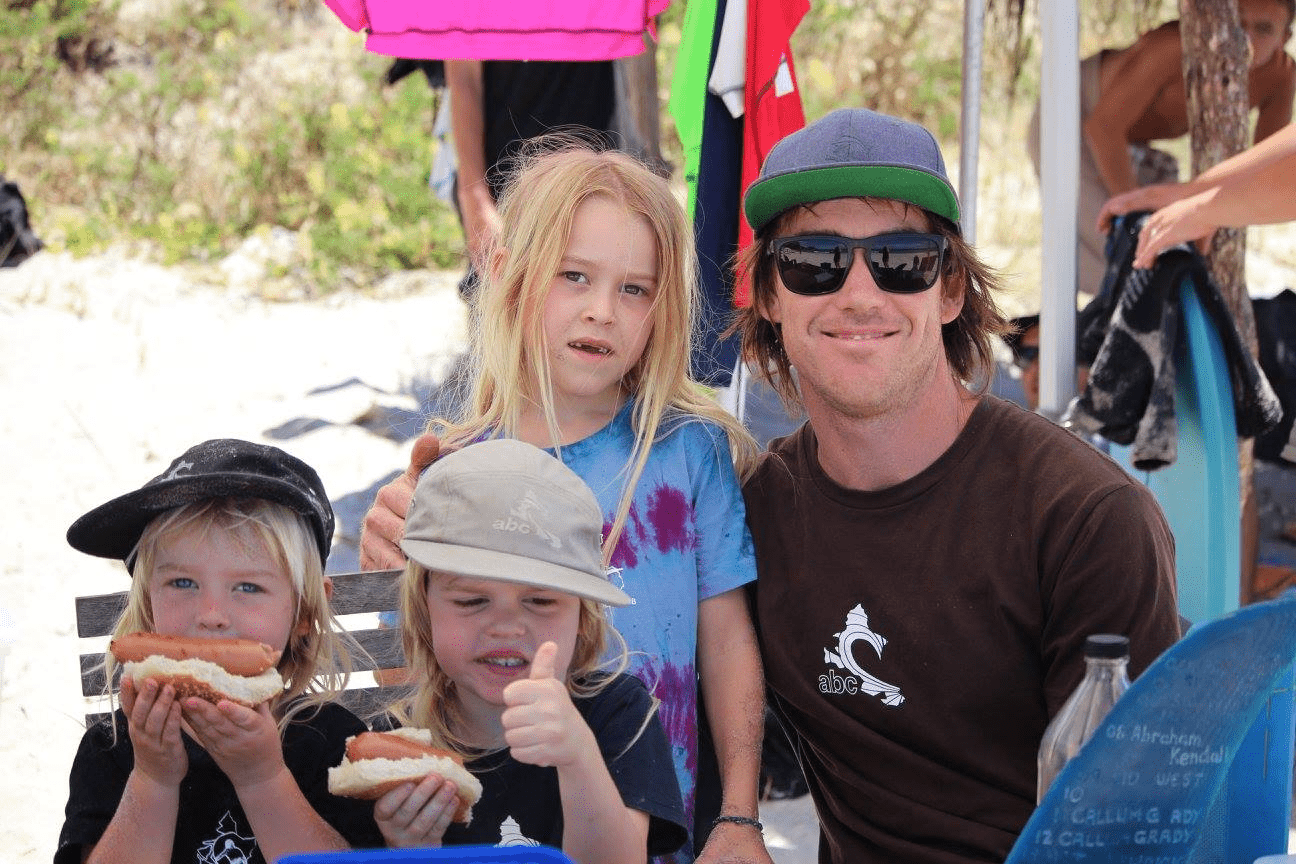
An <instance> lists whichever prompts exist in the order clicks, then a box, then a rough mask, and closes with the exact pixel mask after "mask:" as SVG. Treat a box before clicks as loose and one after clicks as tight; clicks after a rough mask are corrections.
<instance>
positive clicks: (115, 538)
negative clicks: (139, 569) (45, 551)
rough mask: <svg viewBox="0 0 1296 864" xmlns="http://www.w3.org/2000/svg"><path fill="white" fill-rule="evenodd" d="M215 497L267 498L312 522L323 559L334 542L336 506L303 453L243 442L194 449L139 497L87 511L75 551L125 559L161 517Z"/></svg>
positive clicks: (74, 539)
mask: <svg viewBox="0 0 1296 864" xmlns="http://www.w3.org/2000/svg"><path fill="white" fill-rule="evenodd" d="M212 498H261V499H264V500H266V501H273V502H275V503H276V504H282V505H284V506H285V507H287V508H288V509H290V510H292V511H294V512H295V513H300V514H301V515H302V516H305V517H306V520H307V521H308V522H309V523H310V526H311V531H312V532H313V533H314V534H315V543H316V545H317V546H318V547H319V553H320V560H321V561H327V560H328V553H329V548H330V547H331V546H332V544H333V508H332V506H330V504H329V500H328V495H327V494H326V493H325V492H324V484H323V483H322V482H321V481H320V478H319V474H317V473H315V469H314V468H312V467H310V466H309V465H307V464H306V463H305V462H303V461H301V460H300V459H298V458H297V457H295V456H291V455H289V454H288V453H285V452H284V451H282V450H280V449H279V448H278V447H271V446H270V445H268V444H254V443H252V442H250V441H241V440H239V439H237V438H218V439H213V440H211V441H204V442H203V443H201V444H197V445H195V446H193V447H190V448H189V449H188V450H186V451H185V452H184V453H183V454H181V455H180V457H179V458H177V459H176V460H175V461H174V462H172V463H171V465H170V466H169V467H168V468H167V470H166V471H163V472H162V473H161V474H159V475H158V476H156V477H154V478H153V479H152V480H150V481H148V482H147V483H145V484H144V485H143V486H142V487H140V488H139V489H136V490H135V491H134V492H128V493H127V494H125V495H122V496H120V497H118V498H114V499H112V500H111V501H109V502H108V503H106V504H100V505H99V506H98V507H96V508H94V509H93V510H91V511H90V512H89V513H86V514H85V515H84V516H82V517H81V518H80V519H77V520H76V521H75V522H73V523H72V527H70V528H68V532H67V540H68V543H70V544H72V547H73V548H74V549H77V550H79V551H81V552H85V553H86V554H88V555H96V556H98V557H100V558H120V559H121V560H122V561H125V560H126V559H127V558H128V557H129V556H130V554H131V552H132V551H133V550H134V549H135V545H136V544H137V543H139V538H140V535H142V534H143V533H144V529H145V528H146V527H147V526H148V524H149V523H150V522H152V521H153V519H154V518H156V517H157V516H159V515H161V514H162V513H165V512H167V511H168V510H174V509H175V508H177V507H184V506H187V505H189V504H194V503H197V502H199V501H207V500H209V499H212Z"/></svg>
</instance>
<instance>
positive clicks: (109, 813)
mask: <svg viewBox="0 0 1296 864" xmlns="http://www.w3.org/2000/svg"><path fill="white" fill-rule="evenodd" d="M113 717H114V719H115V720H116V722H117V724H118V735H117V742H116V744H114V743H113V740H112V728H111V727H110V726H109V724H108V723H107V722H101V723H97V724H96V725H94V726H92V727H91V728H90V729H87V730H86V733H85V735H84V736H82V738H81V746H80V748H79V749H78V750H77V755H76V758H75V760H73V762H72V773H71V778H70V781H69V785H70V790H71V791H70V794H69V796H68V802H67V808H66V819H65V821H64V823H63V830H62V831H60V832H59V843H58V851H57V852H55V853H54V864H79V862H80V861H81V859H82V853H83V851H84V850H85V849H86V848H88V847H90V846H93V845H94V844H96V843H98V842H99V839H100V838H101V837H102V836H103V833H104V831H105V830H106V829H107V827H108V823H109V822H110V821H112V818H113V814H114V813H116V812H117V805H118V804H119V803H120V802H121V798H122V794H123V792H124V790H125V788H126V779H127V777H129V776H130V772H131V766H133V765H134V763H135V755H134V748H133V747H132V746H131V741H130V735H129V734H128V733H127V731H126V720H125V717H124V715H123V714H122V712H121V711H117V712H116V713H115V714H114V715H113ZM363 731H365V726H364V723H362V722H361V721H360V720H359V718H357V717H356V716H355V715H354V714H352V713H351V712H350V711H348V710H347V709H345V708H343V707H342V706H340V705H336V704H326V705H324V706H322V707H321V708H320V710H319V711H318V713H312V711H311V710H309V709H308V710H307V711H306V712H305V716H304V717H303V718H302V719H300V720H297V721H294V722H293V723H290V724H289V726H288V728H287V730H286V732H285V734H284V739H283V753H284V763H285V764H286V765H287V767H288V770H289V771H290V772H291V773H292V775H293V778H294V779H295V780H296V781H297V785H298V786H299V787H300V788H301V790H302V794H303V795H304V796H305V797H306V800H307V801H308V802H309V803H310V805H311V807H313V808H314V809H315V812H316V813H318V814H319V815H320V816H321V817H323V819H324V821H326V822H328V823H329V824H330V825H332V826H333V828H335V829H336V830H337V832H338V833H339V834H341V835H342V837H343V838H344V839H345V840H346V841H347V842H348V843H350V844H351V845H352V846H353V847H356V848H366V847H369V848H372V847H379V846H382V845H383V839H382V835H381V834H380V833H379V832H378V827H377V825H376V824H375V823H374V820H373V804H372V803H371V802H369V801H358V800H353V799H349V798H339V797H337V796H334V795H330V794H329V791H328V769H329V768H330V767H331V766H334V765H337V764H338V763H340V762H341V761H342V754H343V752H344V750H345V748H346V739H347V738H348V737H349V736H351V735H356V734H359V733H360V732H363ZM184 745H185V753H186V755H187V756H188V757H189V772H188V773H187V774H185V777H184V780H182V781H181V783H180V812H179V816H178V818H177V819H176V829H175V842H174V844H173V845H172V847H171V861H172V862H173V864H264V862H265V858H264V857H263V856H262V854H261V849H260V847H259V846H258V845H257V842H256V837H255V836H253V834H252V828H251V824H250V823H249V822H248V818H247V815H246V814H244V812H243V807H242V806H241V805H240V804H239V800H238V796H237V795H236V794H235V792H234V785H233V784H232V783H231V782H230V780H229V778H228V777H226V776H225V774H224V772H222V771H221V770H220V768H219V767H217V765H216V763H215V761H213V760H212V758H211V756H210V755H209V754H208V753H207V751H206V750H203V749H202V748H201V747H199V746H198V745H197V744H196V743H195V742H194V741H193V740H191V739H190V738H189V737H188V736H187V735H186V736H184Z"/></svg>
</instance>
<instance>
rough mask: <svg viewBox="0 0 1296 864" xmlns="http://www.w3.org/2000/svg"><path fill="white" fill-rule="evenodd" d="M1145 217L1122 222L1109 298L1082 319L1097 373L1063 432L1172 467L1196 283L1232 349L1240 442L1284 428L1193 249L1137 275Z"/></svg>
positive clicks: (1228, 354)
mask: <svg viewBox="0 0 1296 864" xmlns="http://www.w3.org/2000/svg"><path fill="white" fill-rule="evenodd" d="M1147 216H1148V214H1147V213H1137V214H1131V215H1130V216H1127V217H1125V218H1124V219H1120V220H1117V222H1116V224H1115V225H1114V226H1113V227H1112V233H1111V236H1110V238H1109V239H1108V242H1107V272H1106V275H1105V276H1104V278H1103V285H1102V289H1101V291H1100V292H1099V294H1098V296H1097V297H1095V298H1094V300H1093V302H1091V303H1090V304H1089V305H1088V306H1086V307H1085V309H1084V310H1083V311H1082V312H1081V313H1080V325H1081V332H1080V335H1079V340H1078V351H1077V355H1078V358H1079V360H1080V362H1082V363H1084V362H1087V363H1089V364H1090V370H1089V383H1088V385H1087V386H1086V387H1085V390H1084V392H1083V393H1081V394H1080V395H1079V396H1077V397H1076V398H1075V399H1074V400H1073V401H1072V402H1071V405H1070V406H1068V408H1067V410H1066V413H1065V414H1064V415H1063V417H1062V423H1063V425H1065V426H1068V427H1071V428H1075V429H1077V430H1078V431H1081V432H1084V433H1088V434H1092V433H1095V432H1096V433H1098V434H1100V435H1102V436H1103V437H1105V438H1107V439H1109V440H1111V441H1114V442H1116V443H1117V444H1133V445H1134V446H1133V453H1132V454H1131V455H1132V460H1133V463H1134V466H1135V467H1136V468H1140V469H1143V470H1152V469H1156V468H1160V467H1162V466H1164V465H1169V464H1170V463H1172V462H1174V460H1175V457H1176V455H1177V444H1178V438H1179V429H1178V425H1177V424H1176V422H1175V413H1174V391H1175V371H1176V370H1175V349H1176V347H1177V346H1178V344H1179V340H1180V339H1182V338H1183V327H1182V324H1181V318H1182V316H1181V313H1180V309H1179V286H1181V285H1182V284H1183V283H1184V281H1185V280H1187V281H1188V282H1189V283H1190V284H1192V286H1193V289H1194V290H1195V291H1196V293H1197V298H1198V299H1199V300H1200V301H1201V304H1202V308H1203V309H1204V310H1205V312H1206V314H1207V316H1208V317H1209V318H1210V319H1211V321H1212V322H1213V323H1214V325H1215V328H1216V331H1217V332H1218V333H1219V335H1220V341H1221V343H1222V345H1223V348H1224V356H1225V360H1226V362H1227V364H1228V369H1229V379H1230V382H1231V384H1232V390H1233V410H1234V415H1235V417H1236V421H1237V433H1238V435H1239V436H1241V437H1244V438H1251V437H1255V436H1256V435H1259V434H1261V433H1263V432H1265V431H1267V430H1268V429H1271V428H1272V427H1273V426H1275V425H1277V424H1278V422H1279V421H1280V420H1281V419H1282V405H1281V403H1280V402H1279V401H1278V397H1277V395H1276V394H1275V393H1274V390H1273V388H1272V387H1271V386H1270V385H1269V381H1268V380H1267V379H1266V378H1265V376H1264V373H1263V372H1262V371H1261V370H1260V366H1259V364H1258V363H1257V362H1256V359H1255V357H1253V356H1252V355H1251V352H1250V351H1248V350H1247V348H1246V346H1245V345H1243V343H1242V338H1241V336H1239V334H1238V331H1237V325H1236V324H1235V323H1234V321H1233V316H1232V315H1231V314H1230V313H1229V310H1228V306H1227V305H1226V304H1225V302H1224V298H1223V297H1222V296H1221V295H1220V291H1219V287H1218V286H1217V285H1216V284H1215V281H1214V280H1213V279H1212V278H1211V277H1210V272H1209V271H1208V270H1207V268H1206V262H1205V260H1204V259H1203V258H1202V257H1201V255H1200V254H1199V253H1198V252H1197V251H1196V250H1195V249H1194V248H1192V247H1191V246H1188V245H1179V246H1175V247H1173V248H1171V249H1168V250H1166V251H1165V252H1162V253H1161V254H1160V255H1158V256H1157V259H1156V263H1155V264H1154V265H1153V266H1152V268H1151V269H1150V270H1138V269H1135V268H1134V267H1133V263H1132V262H1133V260H1134V252H1135V249H1136V248H1137V246H1138V234H1139V230H1140V229H1141V228H1142V226H1143V223H1144V221H1146V219H1147Z"/></svg>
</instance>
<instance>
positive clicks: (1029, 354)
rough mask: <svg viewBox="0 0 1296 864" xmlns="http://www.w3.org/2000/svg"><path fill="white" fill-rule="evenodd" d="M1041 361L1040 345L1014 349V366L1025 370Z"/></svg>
mask: <svg viewBox="0 0 1296 864" xmlns="http://www.w3.org/2000/svg"><path fill="white" fill-rule="evenodd" d="M1038 359H1039V346H1038V345H1018V346H1016V347H1015V348H1013V365H1014V366H1016V367H1017V368H1018V369H1025V368H1027V367H1028V366H1030V365H1031V364H1032V363H1034V362H1035V361H1036V360H1038Z"/></svg>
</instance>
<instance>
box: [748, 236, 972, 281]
mask: <svg viewBox="0 0 1296 864" xmlns="http://www.w3.org/2000/svg"><path fill="white" fill-rule="evenodd" d="M948 248H949V238H947V237H945V236H944V235H942V234H911V233H905V234H878V235H876V236H873V237H861V238H859V239H854V238H851V237H838V236H836V235H833V234H803V235H800V236H797V237H779V238H776V239H775V240H774V241H773V242H772V243H770V247H769V254H771V255H773V256H774V262H775V264H776V265H777V266H778V272H779V276H780V277H781V278H782V279H783V285H784V287H786V288H787V289H788V290H789V291H791V292H792V293H793V294H804V295H808V296H815V295H818V294H831V293H833V292H834V291H836V290H837V289H839V288H841V286H842V284H843V283H844V282H845V281H846V274H848V273H850V269H851V265H853V264H854V263H855V250H856V249H863V250H864V260H865V261H866V262H868V268H869V272H870V273H872V274H873V281H874V282H876V283H877V286H878V287H879V288H881V289H882V290H883V291H887V292H889V293H891V294H918V293H920V292H922V291H926V290H927V289H928V288H930V287H932V286H933V285H935V284H936V277H937V276H939V275H940V271H941V265H942V264H943V263H944V261H945V250H946V249H948Z"/></svg>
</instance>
